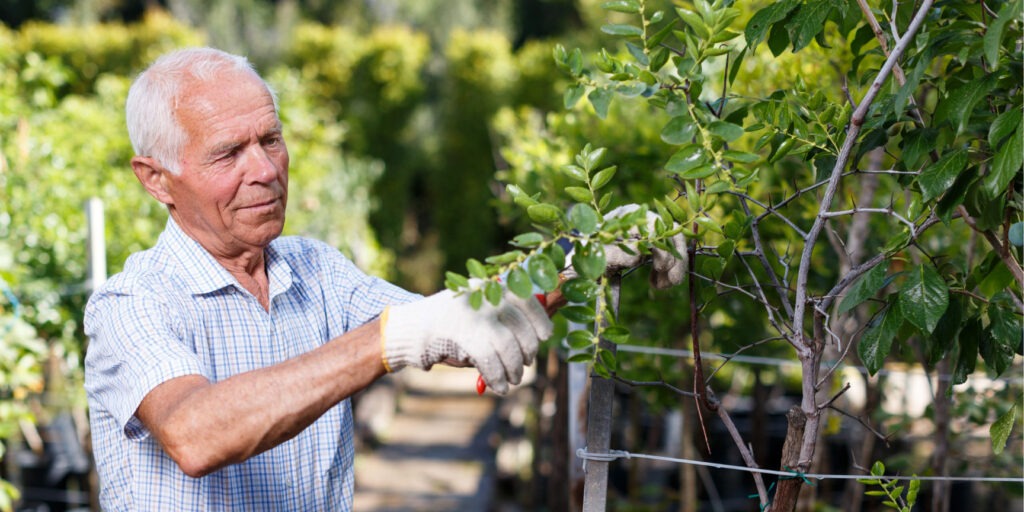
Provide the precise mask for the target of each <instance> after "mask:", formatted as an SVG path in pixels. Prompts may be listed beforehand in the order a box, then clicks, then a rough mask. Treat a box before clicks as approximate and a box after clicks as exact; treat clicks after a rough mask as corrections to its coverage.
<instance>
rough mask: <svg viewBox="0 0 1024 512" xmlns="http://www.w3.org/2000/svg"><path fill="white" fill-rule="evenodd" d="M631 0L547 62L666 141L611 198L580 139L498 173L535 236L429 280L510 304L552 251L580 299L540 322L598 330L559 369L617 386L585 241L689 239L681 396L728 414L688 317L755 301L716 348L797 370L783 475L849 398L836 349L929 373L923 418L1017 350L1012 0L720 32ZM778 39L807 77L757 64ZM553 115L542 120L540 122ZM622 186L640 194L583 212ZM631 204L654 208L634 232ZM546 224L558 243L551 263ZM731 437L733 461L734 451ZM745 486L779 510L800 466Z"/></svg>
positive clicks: (864, 10) (688, 16) (590, 246)
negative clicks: (530, 172) (570, 367)
mask: <svg viewBox="0 0 1024 512" xmlns="http://www.w3.org/2000/svg"><path fill="white" fill-rule="evenodd" d="M651 3H653V2H647V1H644V0H612V1H607V2H604V3H603V8H604V9H606V10H608V11H610V12H611V16H612V19H611V21H610V22H609V23H608V24H606V25H604V26H603V27H602V28H601V30H602V32H603V33H605V34H607V35H610V36H614V37H615V38H617V40H618V41H621V42H622V43H623V46H622V47H619V46H618V45H617V44H616V45H615V46H612V47H610V48H606V49H601V50H600V51H599V52H598V53H597V54H596V55H595V56H594V57H593V59H592V60H591V61H590V62H587V61H586V59H585V58H584V55H583V52H582V51H581V50H579V49H576V50H571V51H570V50H566V49H564V48H561V47H559V48H558V49H556V51H555V59H556V62H557V63H558V65H559V66H560V67H561V68H562V69H563V70H564V71H566V72H567V73H569V74H570V75H571V76H572V77H573V78H574V79H575V81H576V83H575V85H573V86H571V87H570V88H569V89H568V90H567V91H566V93H565V104H566V106H567V107H569V108H572V107H574V106H576V105H577V104H578V103H580V102H581V101H582V100H584V98H585V99H586V101H587V102H588V103H589V105H590V106H591V107H592V109H593V112H594V113H595V114H596V115H597V117H599V118H600V119H606V118H608V117H609V113H610V112H614V108H613V106H614V105H613V103H617V102H622V104H623V105H625V106H623V107H622V108H623V109H625V110H628V111H630V112H631V113H632V114H633V115H632V116H617V117H616V119H615V120H614V122H615V123H618V124H621V123H623V122H632V124H631V125H630V126H629V127H627V128H626V129H625V131H629V130H630V128H632V129H634V131H636V132H640V131H643V130H649V129H650V128H651V125H652V124H654V123H657V126H656V127H655V128H656V129H655V131H656V133H658V134H659V135H660V140H661V142H663V143H664V144H665V145H667V148H668V151H667V153H666V154H667V155H669V156H667V158H663V159H660V160H657V159H656V157H657V153H655V159H656V161H655V163H654V164H653V165H651V166H650V167H649V168H647V169H645V171H646V172H636V169H635V168H634V171H633V173H632V174H631V175H630V179H631V180H632V181H630V182H629V183H628V184H627V185H626V186H622V187H619V188H618V189H617V190H616V189H615V188H613V187H609V188H607V189H606V188H605V187H606V186H607V185H608V183H609V182H610V180H611V178H612V177H613V175H615V174H616V168H615V167H603V166H602V165H600V164H599V161H600V160H601V159H602V157H603V156H604V154H605V150H604V149H597V150H594V149H591V148H590V147H589V146H588V147H587V148H586V149H584V150H583V151H582V152H581V153H580V154H579V155H577V156H576V158H575V162H574V163H569V164H567V165H562V166H561V167H559V163H558V162H557V158H558V157H556V158H555V159H550V160H549V161H548V162H547V166H546V168H547V169H548V171H547V175H545V176H543V177H541V178H538V177H537V176H536V175H534V176H527V175H526V173H519V174H516V173H515V172H514V171H513V172H510V173H508V176H511V177H516V176H519V177H521V178H524V181H522V182H519V183H514V184H513V185H510V186H509V188H508V191H509V193H510V197H511V198H513V199H514V201H515V202H516V203H517V204H519V205H521V206H523V207H525V208H526V211H527V213H528V214H529V217H530V219H531V221H532V222H534V223H535V224H537V225H538V226H539V229H537V230H536V231H533V232H529V233H525V234H523V235H520V236H519V237H517V238H516V239H515V240H514V241H513V245H515V246H517V247H518V249H517V250H513V251H510V252H508V253H506V254H503V255H499V256H496V257H493V258H491V259H489V260H487V261H486V262H484V263H480V262H477V261H470V262H469V265H468V270H469V274H470V275H471V276H473V277H477V278H482V279H483V281H482V284H479V285H470V284H469V281H467V280H466V279H465V278H463V277H461V276H457V275H454V274H450V275H449V284H450V286H452V287H454V288H463V289H468V290H469V293H471V294H472V297H473V298H474V299H475V300H476V301H478V302H482V301H483V300H485V299H487V300H494V301H496V300H499V297H500V293H499V292H498V288H499V287H500V286H501V285H500V284H498V283H499V281H498V280H496V279H493V277H494V276H496V275H506V276H507V279H506V280H503V281H501V282H503V283H507V286H508V287H509V288H511V289H512V290H513V291H515V292H516V293H519V294H521V295H525V294H528V293H530V292H531V287H532V286H537V287H540V288H543V289H545V290H549V289H551V288H553V287H554V286H556V285H557V278H556V274H557V271H558V270H559V269H561V268H562V267H563V265H565V264H567V263H569V264H571V265H572V266H573V267H575V270H576V273H577V274H578V277H576V278H575V279H572V280H570V281H569V282H567V283H566V284H565V285H563V290H565V291H566V294H567V295H568V296H569V299H570V300H571V301H573V302H576V303H578V304H579V305H576V306H572V307H569V308H566V309H564V310H563V315H564V316H565V317H566V318H567V319H569V320H570V321H572V322H577V323H594V324H596V325H597V328H596V330H595V331H594V332H589V331H576V332H571V333H569V334H568V343H569V345H570V346H571V347H573V348H575V349H580V350H583V351H584V352H583V354H581V355H576V356H574V360H584V359H585V360H589V361H592V362H593V364H594V370H595V372H596V373H597V374H598V375H599V376H601V377H605V378H618V379H620V380H627V379H623V378H622V376H621V375H620V374H619V372H620V366H619V365H618V362H617V360H616V357H615V354H614V351H612V350H608V349H607V348H605V346H604V345H601V344H599V339H601V338H604V339H607V340H610V341H613V342H621V341H624V340H626V339H628V338H629V329H628V326H627V325H625V324H624V323H622V322H618V321H617V319H616V315H615V314H614V312H613V311H611V310H610V309H609V308H608V307H607V306H606V304H607V303H608V302H609V301H608V300H600V299H606V298H608V297H609V295H610V294H609V289H610V285H609V282H610V280H609V278H608V277H607V276H605V275H604V269H605V261H604V257H603V254H602V253H601V252H600V250H598V248H599V247H601V246H602V244H609V243H611V244H614V243H623V244H624V243H625V242H627V241H629V240H630V239H631V238H633V239H635V238H636V233H637V232H639V233H640V241H639V246H638V247H637V250H639V251H641V252H643V253H645V254H646V253H649V252H650V251H651V250H652V249H654V248H661V249H665V250H671V247H670V246H669V244H668V243H667V240H668V238H669V237H671V236H673V235H675V234H677V233H679V232H682V233H683V234H685V235H686V236H687V237H688V238H689V240H690V245H689V253H690V256H691V257H690V258H689V260H690V274H689V278H690V281H689V289H688V295H689V297H688V300H689V305H690V308H689V311H688V312H687V313H686V315H688V316H689V322H690V324H691V326H692V330H691V343H692V348H693V352H694V354H695V356H696V357H695V368H694V370H695V375H696V379H695V384H694V389H693V390H692V391H693V395H694V396H695V397H697V400H698V401H699V403H700V406H701V408H700V409H698V410H701V409H702V410H703V411H706V412H717V413H718V416H719V417H720V418H721V419H722V420H723V421H726V422H727V423H728V422H730V420H729V418H728V413H727V411H724V409H722V408H721V403H720V402H719V401H718V400H716V398H715V392H714V390H713V389H712V387H711V386H710V384H711V380H710V379H705V374H704V369H703V368H702V363H701V359H700V357H699V355H700V349H701V346H700V344H699V341H700V340H701V337H700V331H701V330H703V329H707V328H708V327H709V325H710V321H711V319H712V318H713V317H714V316H715V315H725V316H735V315H736V314H737V306H736V305H735V304H736V302H745V303H747V304H748V305H752V306H755V307H754V308H749V307H747V308H744V309H742V311H743V312H744V314H749V313H750V312H751V311H756V312H757V313H756V317H755V318H750V317H747V318H745V319H744V320H743V321H744V323H745V325H747V326H751V327H750V328H749V332H751V333H757V332H758V331H761V330H763V332H765V333H767V335H766V336H764V337H754V336H752V337H751V338H750V339H748V340H747V341H746V342H743V343H739V344H740V345H742V347H741V348H740V349H739V350H737V351H736V352H737V353H738V352H741V351H743V350H748V349H751V348H753V347H754V346H755V345H763V344H776V345H778V344H785V345H786V346H788V348H789V350H790V352H791V354H792V356H793V357H795V358H796V359H797V360H798V361H799V364H800V368H801V373H802V384H801V399H800V404H799V406H796V407H794V408H793V409H792V410H791V411H790V413H789V414H788V416H787V417H788V420H789V429H788V433H787V437H786V445H785V448H784V450H783V451H784V453H782V467H783V468H789V469H787V470H792V471H794V472H795V474H800V473H807V472H810V471H811V470H812V464H813V463H814V462H815V460H816V449H817V447H818V441H819V439H820V436H821V435H822V429H823V425H824V421H825V419H826V414H827V413H828V412H829V410H830V409H832V408H833V405H834V404H835V401H836V399H837V398H838V397H839V396H840V395H841V394H843V393H844V392H845V391H846V389H848V385H847V386H843V385H842V384H843V383H842V382H841V379H840V376H839V374H837V370H838V369H839V368H840V367H841V365H843V364H844V361H850V360H851V359H852V358H853V355H852V354H853V353H856V354H857V356H859V359H860V361H861V363H862V364H863V366H865V367H866V368H867V369H868V372H869V373H871V374H875V373H876V372H878V371H879V370H880V369H881V368H882V366H883V365H884V364H885V362H886V361H887V360H888V359H890V358H895V357H900V358H904V359H909V360H911V361H914V362H916V363H919V364H920V365H922V366H923V367H925V368H926V369H928V370H929V371H932V372H940V373H947V374H949V373H951V374H952V380H951V381H948V380H947V381H942V380H941V379H939V380H937V382H940V384H939V385H938V386H936V388H935V389H933V394H934V402H935V405H934V408H935V415H936V418H935V421H936V424H937V425H939V424H941V423H942V421H946V422H947V425H948V416H949V414H950V410H949V409H950V408H949V404H950V396H949V395H950V393H951V389H952V388H951V387H952V386H953V385H956V384H960V383H963V382H965V381H966V379H967V376H968V375H969V374H970V373H972V372H974V370H975V366H976V362H977V360H978V357H979V356H980V357H981V359H982V361H983V362H984V365H985V366H986V367H987V369H988V370H989V373H990V374H991V375H996V376H998V375H1000V374H1002V373H1003V372H1005V371H1006V370H1007V368H1008V367H1010V365H1011V364H1012V362H1013V359H1014V357H1015V354H1021V353H1022V352H1024V347H1022V331H1021V309H1022V301H1021V290H1022V285H1024V272H1022V270H1021V264H1020V261H1021V232H1022V229H1024V227H1022V226H1024V224H1022V223H1021V209H1022V208H1021V195H1020V194H1021V189H1022V182H1021V172H1020V171H1021V166H1022V158H1024V147H1022V136H1024V127H1022V115H1021V114H1022V93H1021V85H1022V84H1021V56H1022V54H1021V44H1022V39H1021V28H1022V23H1021V22H1022V20H1021V2H1020V1H1019V0H1015V1H1010V2H982V3H974V2H963V1H957V0H954V1H951V2H943V3H941V4H940V3H934V2H933V1H931V0H922V1H920V2H915V3H901V2H895V3H892V4H887V3H884V2H883V3H880V4H879V5H877V6H871V5H869V4H868V3H867V2H865V1H858V2H856V3H854V2H844V1H832V0H809V1H800V0H784V1H780V2H773V3H768V4H767V5H765V7H763V8H762V9H760V10H757V11H756V12H754V13H753V15H752V16H750V17H749V19H747V20H746V21H745V24H744V25H743V28H742V30H740V29H739V27H738V26H739V25H740V23H739V22H740V20H741V18H742V17H743V16H742V13H741V11H740V9H739V8H738V7H737V6H735V5H733V3H732V2H730V1H727V0H715V1H713V2H709V1H705V0H695V1H693V2H692V3H690V4H688V5H686V6H680V7H675V8H671V9H668V10H656V9H655V8H653V7H651V6H649V5H648V4H651ZM883 24H884V25H886V28H883ZM787 52H791V53H793V54H808V53H812V54H813V55H815V58H820V59H822V61H823V62H825V63H827V65H820V66H818V67H817V69H816V71H817V73H820V75H818V76H803V75H801V74H796V75H795V76H793V75H789V76H787V75H783V74H782V68H783V66H784V65H781V64H779V63H778V62H776V61H775V59H779V58H780V57H782V56H783V54H784V53H787ZM791 69H792V68H791ZM797 69H798V70H799V69H800V68H797ZM773 70H774V73H773ZM829 84H835V86H834V87H832V88H831V89H830V88H829V87H827V86H828V85H829ZM771 85H776V86H778V88H777V89H776V90H771V89H768V88H767V87H769V86H771ZM823 85H824V86H823ZM578 110H579V109H577V111H578ZM564 126H565V124H563V125H561V126H558V125H556V124H554V123H552V124H551V125H549V126H548V127H547V128H548V129H550V130H551V131H552V132H553V133H555V134H556V135H557V134H558V132H557V130H558V129H559V128H560V127H562V128H564ZM576 135H578V133H577V134H576ZM629 136H633V134H630V135H629ZM590 142H593V143H595V144H598V145H608V144H615V143H616V141H606V140H593V139H590ZM647 156H650V154H648V155H647ZM623 157H624V158H625V155H623ZM634 157H635V155H634ZM615 158H618V155H616V157H615ZM538 160H540V161H543V160H544V159H543V158H539V159H538ZM541 167H544V166H541ZM534 171H535V172H534V174H536V169H534ZM542 172H543V171H542ZM620 174H621V173H620ZM666 189H668V190H669V192H668V193H667V194H665V195H660V194H661V192H662V191H664V190H666ZM645 194H646V195H645ZM564 198H568V199H569V201H566V199H564ZM623 200H628V201H636V202H640V203H641V204H642V206H644V208H642V209H641V210H639V211H638V213H637V214H635V215H630V216H626V217H621V218H619V217H617V218H614V219H606V218H604V214H605V213H607V212H608V210H609V207H610V206H612V205H614V204H616V203H618V202H621V201H623ZM567 204H568V207H566V205H567ZM645 210H649V211H653V212H657V214H658V217H659V218H658V221H657V222H656V223H654V224H653V225H651V224H649V223H648V222H647V221H646V220H645V219H646V217H645V215H644V213H643V212H644V211H645ZM557 239H566V240H569V241H571V242H573V244H574V252H573V254H572V257H571V261H569V262H567V261H566V257H565V254H564V252H562V251H561V249H559V247H558V245H557V244H556V243H555V240H557ZM595 242H600V243H595ZM629 307H630V305H629V304H628V303H623V308H624V309H627V308H629ZM679 310H682V308H678V309H677V311H679ZM676 314H677V315H678V314H679V313H678V312H677V313H676ZM757 340H760V341H757ZM1012 392H1014V393H1016V392H1019V390H1017V391H1012ZM1003 398H1004V399H1005V400H1006V402H1005V403H1007V404H1015V403H1017V402H1019V396H1004V397H1003ZM1001 409H1002V410H1001V411H996V412H999V413H1001V417H1000V419H999V421H996V422H995V424H994V426H993V436H992V444H993V449H994V451H995V453H998V452H999V451H1001V450H1002V448H1003V445H1004V444H1005V443H1006V441H1007V438H1008V436H1009V435H1010V433H1011V431H1012V429H1013V425H1014V424H1015V418H1016V407H1015V406H1014V407H1010V406H1006V407H1002V408H1001ZM943 418H944V419H943ZM985 421H988V422H990V421H991V419H986V420H985ZM939 430H940V431H941V430H942V429H941V428H940V429H939ZM939 435H941V436H943V437H944V436H946V435H947V433H946V432H941V433H937V436H939ZM736 441H737V442H736V447H737V449H738V450H740V452H741V453H743V455H744V460H745V461H746V462H747V463H748V465H751V466H756V463H755V462H754V457H753V456H752V454H750V453H749V450H748V449H747V443H745V442H744V441H743V440H742V439H740V438H739V436H736ZM940 445H941V444H940ZM937 452H941V450H937ZM946 456H947V454H946V453H936V459H937V460H935V461H934V463H933V465H932V467H934V468H936V469H937V470H938V474H946V473H945V472H946V471H948V469H947V467H946V466H947V465H946V460H945V457H946ZM754 479H755V481H756V484H757V488H758V494H759V500H760V503H761V505H762V507H763V508H764V507H767V508H770V509H771V510H792V509H793V508H794V506H795V504H796V502H797V498H798V496H799V493H800V490H801V489H800V488H801V485H802V479H800V478H793V479H787V480H782V481H780V482H779V485H778V486H777V487H774V488H773V490H774V495H769V490H768V488H767V487H766V486H765V485H764V483H763V482H762V481H761V480H762V479H761V478H760V476H759V475H756V474H755V475H754ZM946 493H948V490H943V489H942V488H941V487H937V488H936V492H935V493H934V494H935V496H936V502H935V504H936V505H937V506H942V505H943V504H944V503H945V504H946V505H945V506H946V507H948V499H943V497H944V496H948V494H946ZM936 509H937V510H939V509H940V508H936Z"/></svg>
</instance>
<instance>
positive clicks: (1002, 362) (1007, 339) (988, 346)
mask: <svg viewBox="0 0 1024 512" xmlns="http://www.w3.org/2000/svg"><path fill="white" fill-rule="evenodd" d="M988 320H989V325H988V333H989V336H986V337H985V338H984V339H983V340H982V345H981V355H982V357H983V358H984V359H985V363H986V364H987V365H988V367H989V368H992V369H993V370H995V373H996V375H1001V374H1002V373H1003V372H1004V371H1006V369H1007V368H1008V367H1009V365H1010V363H1012V362H1013V354H1014V351H1015V349H1016V348H1017V347H1019V346H1020V343H1021V340H1022V339H1024V326H1022V325H1021V322H1020V319H1019V318H1018V317H1017V314H1016V313H1015V312H1014V311H1012V310H1009V309H1006V308H1004V307H1002V306H1001V305H1000V304H998V303H993V304H990V305H989V308H988Z"/></svg>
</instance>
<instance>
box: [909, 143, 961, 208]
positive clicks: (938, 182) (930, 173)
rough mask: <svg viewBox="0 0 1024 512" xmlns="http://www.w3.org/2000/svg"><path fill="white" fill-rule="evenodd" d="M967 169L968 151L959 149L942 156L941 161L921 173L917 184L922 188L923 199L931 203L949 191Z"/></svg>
mask: <svg viewBox="0 0 1024 512" xmlns="http://www.w3.org/2000/svg"><path fill="white" fill-rule="evenodd" d="M964 167H967V150H966V149H958V150H956V151H951V152H949V153H946V154H945V155H942V158H940V159H939V161H937V162H935V163H934V164H932V165H929V166H928V167H927V168H925V170H923V171H921V175H920V176H918V178H917V183H918V184H919V185H920V186H921V196H922V197H921V199H922V200H923V201H931V200H932V199H934V198H936V197H939V196H941V195H942V193H943V192H945V191H946V190H948V189H949V187H950V186H952V185H953V182H954V181H956V177H957V176H958V175H959V174H960V172H961V171H963V170H964Z"/></svg>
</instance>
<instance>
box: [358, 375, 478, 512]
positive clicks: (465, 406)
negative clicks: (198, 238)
mask: <svg viewBox="0 0 1024 512" xmlns="http://www.w3.org/2000/svg"><path fill="white" fill-rule="evenodd" d="M393 378H395V380H396V382H395V383H391V386H390V387H391V389H392V392H386V391H382V390H375V389H374V388H373V387H371V388H370V389H369V390H367V392H366V393H365V394H364V395H363V396H361V397H360V398H359V400H358V401H357V402H356V409H357V417H359V416H360V413H363V414H362V415H363V416H364V418H363V423H364V424H365V423H367V422H372V423H374V425H375V426H374V428H373V430H374V437H375V440H374V442H372V443H362V444H361V446H360V447H359V448H358V449H357V453H356V494H355V510H356V511H357V512H381V511H389V512H392V511H393V512H420V511H424V512H426V511H431V512H433V511H445V510H459V511H465V512H473V511H480V512H485V511H488V510H490V509H491V502H492V500H493V496H494V472H495V466H494V453H495V448H494V446H493V445H494V443H495V438H496V430H497V426H498V425H497V421H498V420H497V415H496V414H495V406H496V402H497V400H496V399H495V398H494V395H491V394H486V395H484V396H478V395H477V394H476V391H475V382H476V372H474V371H472V370H465V369H452V368H446V367H441V366H437V367H435V368H434V369H433V370H432V371H430V372H420V371H416V370H412V369H407V370H404V371H402V372H401V373H399V374H397V375H396V376H394V377H393ZM375 386H377V385H375ZM384 387H385V388H387V387H389V386H384ZM394 390H397V393H395V392H393V391H394ZM389 395H390V397H391V398H389ZM395 396H397V401H398V407H397V412H396V413H394V415H393V417H392V416H391V415H390V410H389V409H392V408H391V407H389V400H393V397H395ZM360 409H362V410H360ZM370 410H373V411H375V412H374V414H373V417H372V418H366V417H365V416H367V415H366V414H365V411H370Z"/></svg>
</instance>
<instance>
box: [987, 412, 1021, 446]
mask: <svg viewBox="0 0 1024 512" xmlns="http://www.w3.org/2000/svg"><path fill="white" fill-rule="evenodd" d="M1016 422H1017V404H1013V406H1012V407H1010V410H1009V411H1006V414H1004V415H1002V416H1000V417H999V419H997V420H996V421H995V423H993V424H992V426H991V427H989V429H988V433H989V435H990V436H991V437H992V453H994V454H996V455H999V454H1000V453H1003V449H1004V448H1006V441H1007V440H1008V439H1009V438H1010V432H1013V425H1014V424H1015V423H1016Z"/></svg>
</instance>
